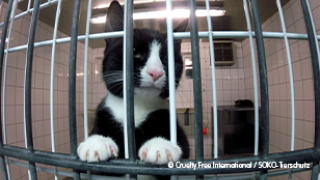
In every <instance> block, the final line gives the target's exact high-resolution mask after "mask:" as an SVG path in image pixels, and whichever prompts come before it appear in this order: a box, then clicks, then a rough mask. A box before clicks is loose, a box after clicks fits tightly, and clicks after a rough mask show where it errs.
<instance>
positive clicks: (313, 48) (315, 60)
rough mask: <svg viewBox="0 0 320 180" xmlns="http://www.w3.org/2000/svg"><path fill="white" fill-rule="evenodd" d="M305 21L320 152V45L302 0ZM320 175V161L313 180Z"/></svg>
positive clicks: (316, 164) (316, 138)
mask: <svg viewBox="0 0 320 180" xmlns="http://www.w3.org/2000/svg"><path fill="white" fill-rule="evenodd" d="M300 3H301V8H302V12H303V15H304V16H303V17H304V21H305V24H306V28H307V34H308V38H309V47H310V52H311V61H312V69H313V79H314V102H315V139H314V150H315V151H320V132H319V129H320V111H319V109H320V93H319V92H320V72H319V71H320V69H319V68H320V66H319V61H320V59H319V44H318V40H317V37H316V31H315V26H314V22H313V20H312V13H311V9H310V6H309V3H308V2H307V1H306V0H300ZM318 174H319V161H314V162H313V168H312V177H311V179H312V180H316V179H317V178H318Z"/></svg>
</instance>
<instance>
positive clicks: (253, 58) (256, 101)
mask: <svg viewBox="0 0 320 180" xmlns="http://www.w3.org/2000/svg"><path fill="white" fill-rule="evenodd" d="M243 6H244V11H245V15H246V22H247V28H248V32H249V42H250V51H251V63H252V73H253V74H254V76H253V87H254V152H253V153H254V155H255V156H257V155H258V151H259V149H258V147H259V107H258V106H259V99H258V80H257V76H256V74H257V68H256V55H255V51H254V44H253V37H252V28H251V21H250V15H249V14H250V12H249V7H248V2H247V0H243Z"/></svg>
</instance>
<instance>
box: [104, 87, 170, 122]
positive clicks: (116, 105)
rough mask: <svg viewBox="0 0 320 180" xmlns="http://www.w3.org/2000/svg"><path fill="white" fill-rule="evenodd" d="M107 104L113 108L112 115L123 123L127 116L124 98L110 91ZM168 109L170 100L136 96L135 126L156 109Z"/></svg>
mask: <svg viewBox="0 0 320 180" xmlns="http://www.w3.org/2000/svg"><path fill="white" fill-rule="evenodd" d="M105 106H106V107H108V108H109V109H110V110H111V113H112V115H113V116H114V118H115V119H116V121H118V122H120V123H123V121H124V119H125V118H126V113H125V112H124V106H123V99H122V98H119V97H117V96H114V95H113V94H111V93H108V95H107V98H106V101H105ZM159 109H168V102H167V101H166V100H158V101H150V100H147V99H142V98H139V97H135V98H134V116H135V118H134V120H135V127H138V126H139V125H140V124H141V123H142V122H143V121H144V120H145V119H146V118H147V116H148V115H149V114H150V113H151V112H153V111H156V110H159Z"/></svg>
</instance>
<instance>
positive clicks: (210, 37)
mask: <svg viewBox="0 0 320 180" xmlns="http://www.w3.org/2000/svg"><path fill="white" fill-rule="evenodd" d="M206 9H207V21H208V32H209V44H210V46H209V48H210V60H211V79H212V98H213V99H212V102H213V128H214V130H213V133H214V134H213V139H214V141H213V142H214V147H213V149H214V153H213V156H214V158H215V159H216V158H218V117H217V92H216V91H217V89H216V71H215V63H214V62H215V57H214V50H213V49H214V45H213V37H212V25H211V16H210V4H209V0H206Z"/></svg>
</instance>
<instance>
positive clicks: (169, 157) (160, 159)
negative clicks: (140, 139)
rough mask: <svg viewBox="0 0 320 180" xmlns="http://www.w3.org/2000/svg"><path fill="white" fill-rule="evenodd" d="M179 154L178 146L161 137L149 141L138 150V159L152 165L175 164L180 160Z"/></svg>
mask: <svg viewBox="0 0 320 180" xmlns="http://www.w3.org/2000/svg"><path fill="white" fill-rule="evenodd" d="M181 154H182V151H181V148H180V147H179V146H177V145H175V144H173V143H172V142H170V141H168V140H166V139H163V138H161V137H156V138H153V139H150V140H149V141H147V142H146V143H144V145H143V146H142V147H141V148H140V150H139V157H140V159H141V160H142V161H145V162H147V163H153V164H166V163H168V162H170V161H173V162H176V161H178V160H179V159H180V157H181Z"/></svg>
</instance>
